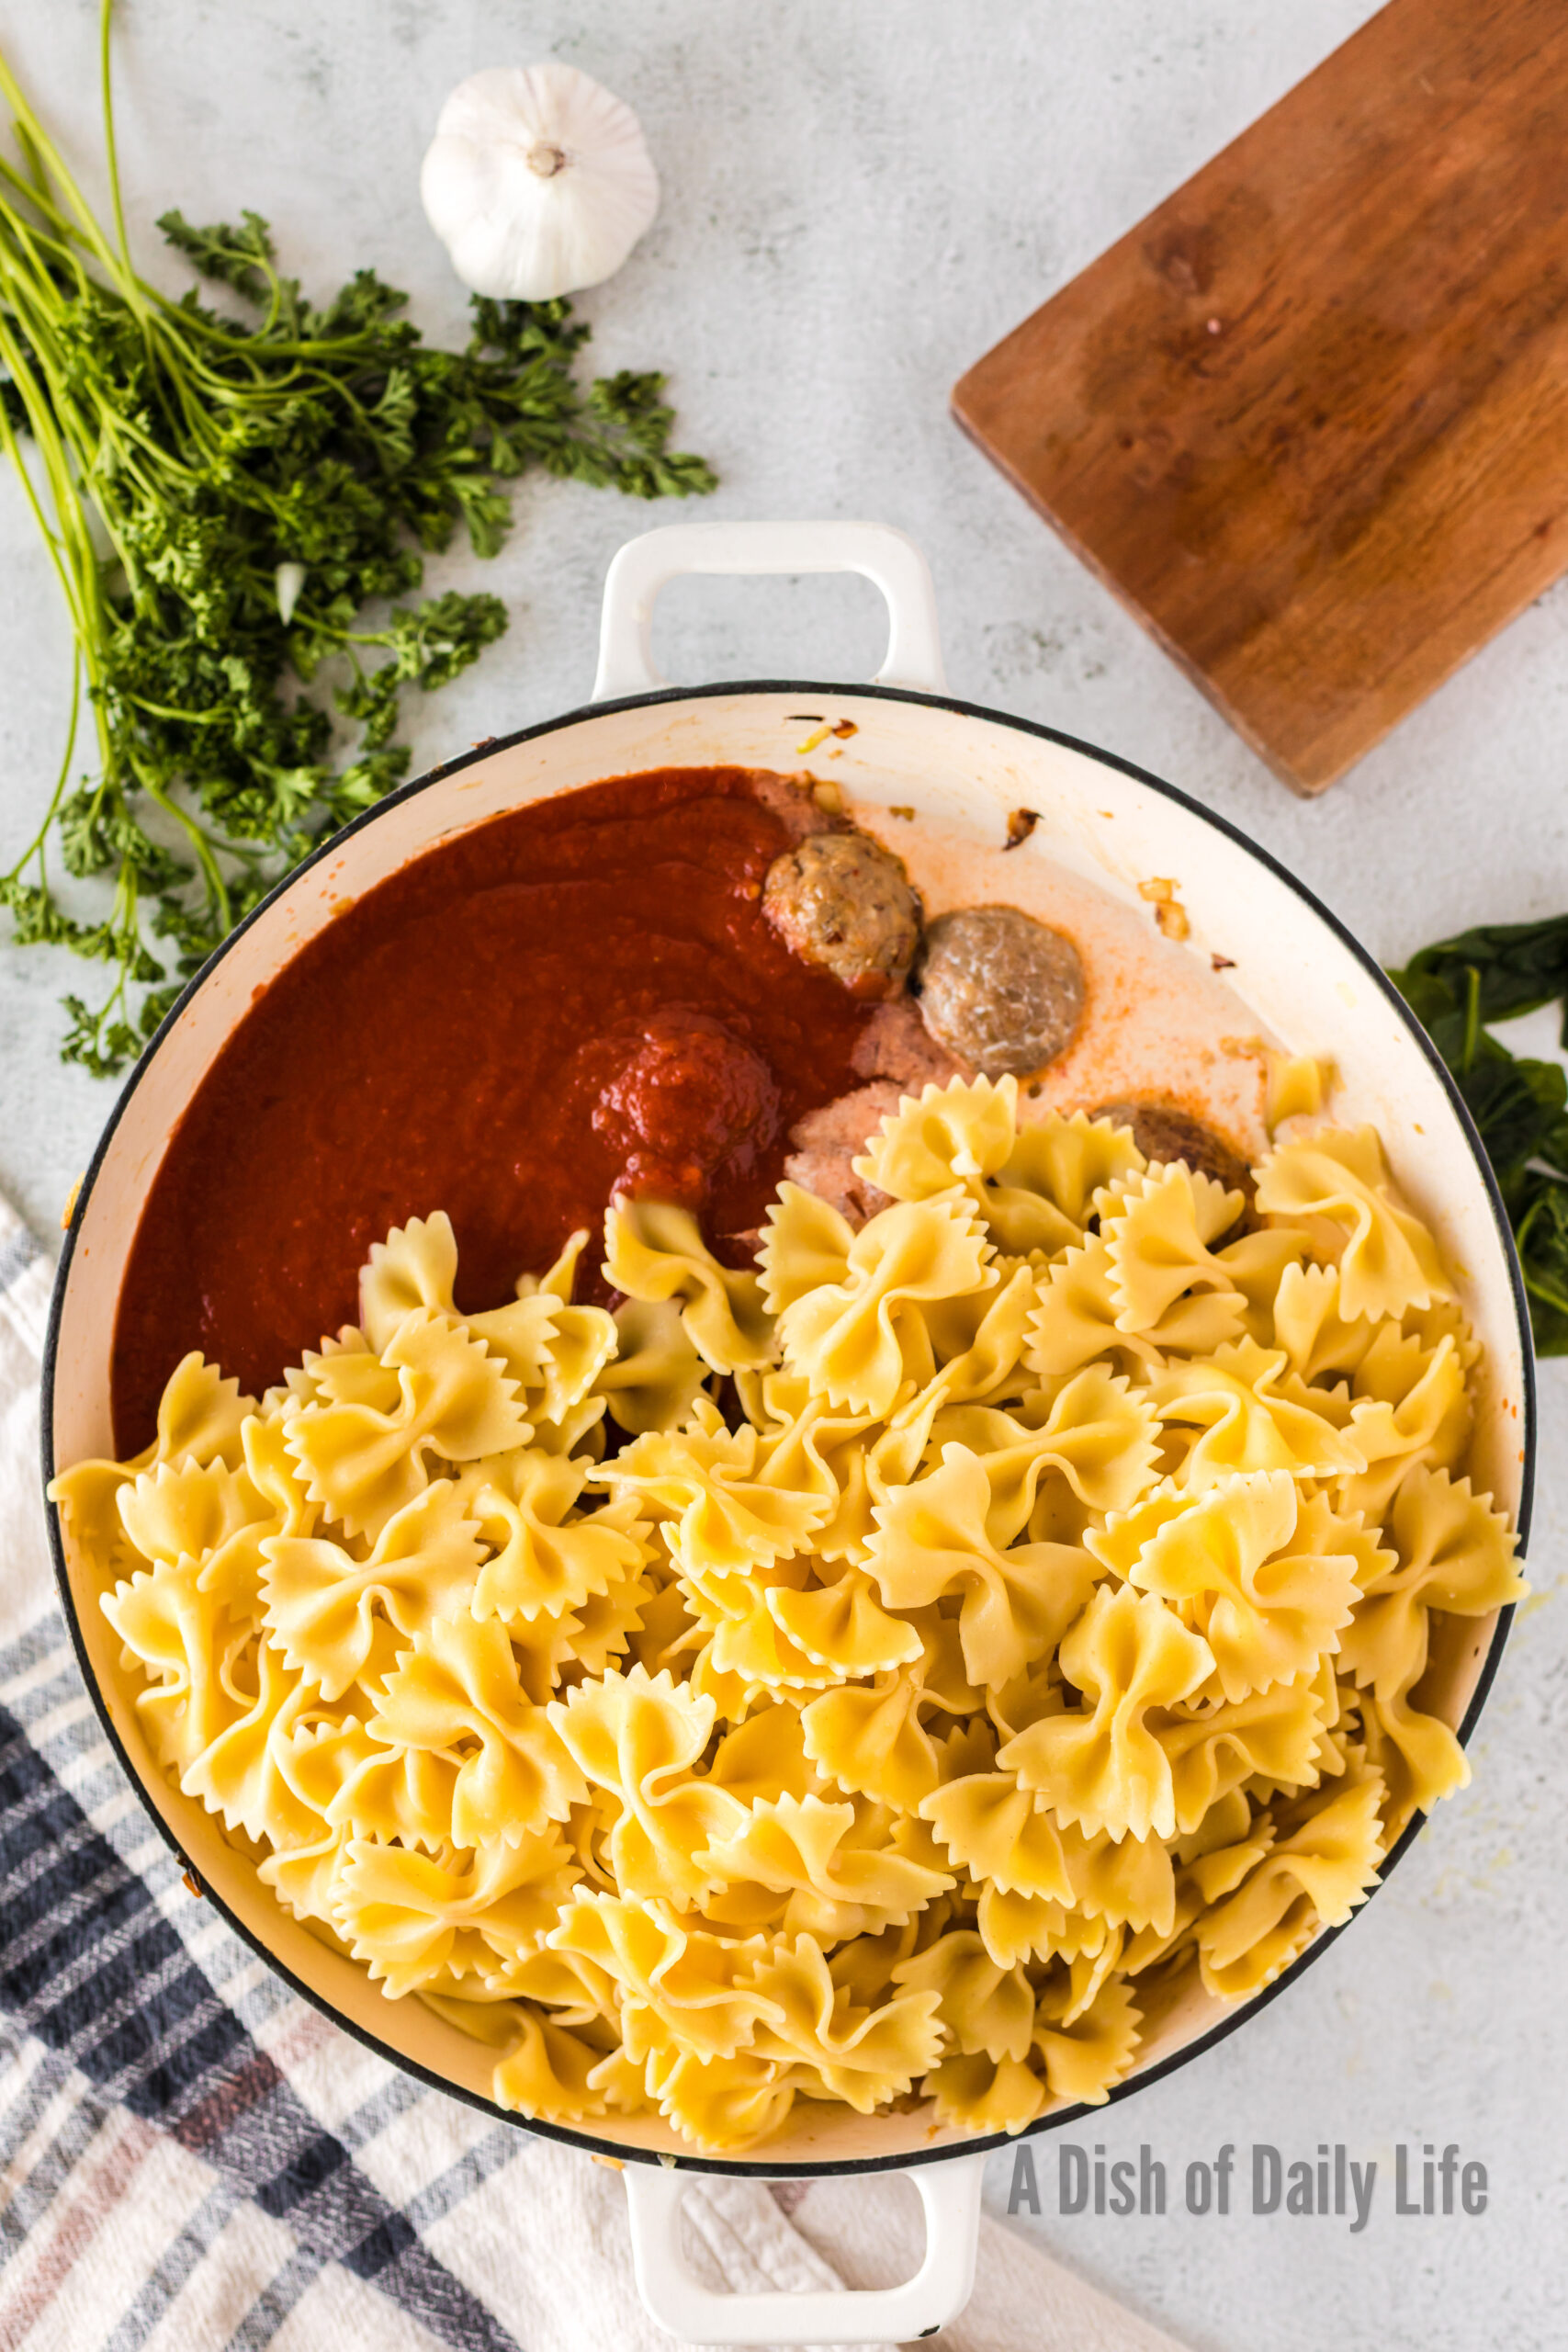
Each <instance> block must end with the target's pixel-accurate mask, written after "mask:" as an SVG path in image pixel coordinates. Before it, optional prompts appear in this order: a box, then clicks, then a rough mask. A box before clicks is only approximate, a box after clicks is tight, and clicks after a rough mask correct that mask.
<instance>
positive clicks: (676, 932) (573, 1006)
mask: <svg viewBox="0 0 1568 2352" xmlns="http://www.w3.org/2000/svg"><path fill="white" fill-rule="evenodd" d="M789 840H790V836H789V833H788V831H787V830H786V828H785V826H784V822H783V820H781V819H780V818H779V817H778V816H777V815H776V814H774V813H773V811H772V810H771V809H768V808H766V807H765V806H764V805H763V804H762V802H761V800H760V799H759V798H758V797H756V794H755V792H754V790H753V787H752V786H751V783H750V778H749V777H748V775H747V774H746V772H745V771H744V770H742V769H738V768H695V769H680V768H671V769H660V770H658V771H656V772H653V773H649V774H645V775H631V776H621V777H617V778H615V779H614V780H613V781H611V782H608V783H604V784H597V785H592V786H587V787H586V788H584V789H583V790H581V791H578V792H571V793H567V794H563V795H561V796H560V797H558V798H556V799H553V800H544V801H536V802H533V803H531V804H530V805H529V806H528V807H526V808H523V809H514V810H512V811H511V812H509V813H508V814H507V815H505V816H502V817H497V818H494V819H492V820H491V821H489V822H488V823H486V824H484V825H481V826H478V827H476V828H474V829H473V830H472V831H469V832H467V833H464V834H461V835H459V836H458V837H457V839H455V840H452V841H449V842H443V843H441V844H440V845H439V846H437V847H436V848H434V849H433V850H431V851H429V852H427V853H426V854H424V855H423V856H422V857H420V858H417V859H416V860H414V861H413V862H412V864H411V865H407V866H405V867H403V868H402V870H401V871H400V872H399V873H397V874H395V875H392V876H389V879H388V880H386V881H385V882H382V883H380V884H378V886H377V887H376V888H374V889H372V890H369V891H367V893H366V894H365V896H364V897H363V898H361V899H357V900H356V901H355V903H354V905H352V906H351V907H349V908H347V909H345V910H344V911H343V912H342V913H341V914H339V915H337V916H336V917H334V919H333V921H332V922H330V923H329V924H328V925H327V926H326V928H325V929H324V930H323V931H321V932H320V933H318V934H317V935H316V936H315V938H313V939H311V940H310V941H309V942H308V943H307V944H306V945H305V946H304V947H303V948H302V949H301V950H300V952H299V955H298V956H296V957H295V958H294V960H293V961H292V962H291V963H290V964H289V965H288V966H287V967H286V968H285V969H284V970H283V971H282V972H280V973H279V975H278V976H277V978H276V979H275V980H274V981H273V982H272V983H271V985H270V986H269V987H268V988H267V989H265V991H264V992H263V993H262V994H261V995H260V996H259V997H258V998H257V1000H256V1002H255V1003H254V1005H253V1007H252V1008H251V1010H250V1012H248V1013H247V1014H246V1015H245V1017H244V1019H243V1021H242V1022H241V1023H240V1024H239V1026H238V1027H237V1028H236V1030H235V1031H234V1034H233V1035H232V1036H231V1038H230V1039H229V1040H228V1042H227V1043H226V1044H225V1046H223V1048H222V1050H221V1052H220V1054H219V1057H218V1058H217V1060H216V1062H215V1063H214V1064H213V1066H212V1068H211V1069H210V1070H209V1072H208V1074H207V1076H206V1078H205V1079H204V1080H202V1083H201V1085H200V1087H199V1088H198V1090H197V1093H196V1095H195V1097H194V1099H193V1101H192V1102H191V1104H190V1107H189V1108H188V1110H186V1113H185V1114H184V1116H183V1117H182V1118H181V1120H180V1122H179V1125H178V1126H177V1127H176V1128H175V1133H174V1135H173V1136H172V1137H171V1139H170V1143H169V1147H168V1149H167V1151H166V1153H165V1154H164V1160H163V1163H162V1165H161V1166H160V1168H159V1170H158V1172H157V1174H156V1176H155V1177H154V1179H153V1181H152V1188H151V1191H150V1193H149V1194H148V1198H147V1202H146V1204H145V1206H144V1208H143V1211H142V1215H141V1223H140V1226H139V1227H138V1230H137V1235H136V1239H135V1242H134V1244H133V1247H132V1250H131V1255H130V1265H129V1267H128V1270H127V1272H126V1278H125V1284H124V1288H123V1290H122V1292H121V1295H120V1300H119V1308H118V1319H117V1323H116V1329H115V1346H114V1374H113V1401H114V1424H115V1442H116V1444H117V1446H118V1450H119V1452H120V1453H121V1454H122V1455H124V1454H128V1453H133V1452H136V1451H138V1450H139V1449H140V1448H141V1446H142V1445H144V1444H146V1443H147V1442H148V1441H149V1440H150V1439H151V1438H152V1434H153V1430H154V1427H155V1423H156V1417H157V1407H158V1398H159V1396H160V1394H161V1393H162V1390H163V1387H164V1382H165V1381H166V1380H167V1378H168V1376H169V1374H170V1373H171V1372H172V1371H173V1370H174V1368H175V1364H176V1363H178V1362H179V1359H180V1358H181V1356H182V1355H184V1354H186V1352H187V1351H189V1350H190V1349H192V1348H198V1349H199V1350H200V1351H201V1352H202V1353H203V1354H204V1355H205V1356H207V1357H208V1358H209V1361H211V1362H213V1363H219V1364H220V1365H221V1367H222V1369H223V1370H224V1372H225V1373H231V1374H238V1376H239V1379H240V1383H241V1385H242V1387H243V1389H245V1390H246V1391H248V1392H249V1393H251V1394H252V1395H257V1394H259V1393H260V1391H261V1390H262V1389H263V1388H265V1387H266V1386H268V1385H270V1384H271V1383H273V1382H274V1381H276V1380H277V1379H278V1378H279V1376H280V1375H281V1374H282V1372H283V1370H284V1367H285V1366H286V1365H288V1364H291V1363H298V1362H299V1356H300V1353H301V1351H303V1350H304V1349H307V1348H313V1347H315V1346H317V1345H318V1344H319V1342H320V1340H321V1337H322V1335H323V1333H326V1332H330V1331H333V1330H335V1329H337V1328H338V1327H339V1326H340V1325H342V1324H344V1323H349V1322H354V1321H355V1320H356V1319H357V1314H358V1306H357V1281H356V1277H357V1273H358V1270H359V1267H360V1265H361V1263H362V1262H363V1261H364V1259H365V1257H366V1254H367V1251H368V1250H369V1247H370V1244H371V1243H372V1242H373V1241H378V1240H380V1239H382V1238H384V1237H385V1235H386V1233H387V1232H388V1230H389V1227H392V1226H394V1225H401V1224H403V1223H405V1222H406V1221H407V1219H408V1218H409V1217H411V1216H429V1215H430V1214H431V1213H432V1211H433V1210H435V1209H442V1208H444V1209H446V1211H447V1213H448V1215H449V1216H451V1219H452V1223H453V1226H454V1227H455V1228H456V1231H457V1247H458V1253H459V1272H458V1280H457V1305H458V1306H460V1307H461V1308H463V1309H464V1310H465V1311H467V1312H468V1313H470V1314H472V1313H478V1312H479V1311H480V1310H481V1309H483V1308H485V1307H487V1306H498V1305H500V1304H501V1303H502V1301H503V1300H505V1299H508V1298H510V1297H511V1296H512V1295H513V1286H514V1284H515V1283H516V1280H517V1277H518V1275H519V1274H521V1273H524V1272H542V1271H543V1270H544V1268H545V1267H546V1266H547V1265H548V1263H549V1262H550V1261H551V1260H552V1259H553V1258H554V1257H555V1255H556V1254H557V1252H558V1250H559V1249H560V1247H561V1245H562V1244H563V1242H564V1241H565V1240H566V1239H567V1238H568V1236H569V1235H570V1233H572V1232H573V1231H574V1230H575V1229H576V1228H577V1227H580V1226H587V1227H589V1228H590V1229H591V1232H592V1234H593V1237H594V1238H593V1240H592V1242H591V1244H590V1247H589V1250H587V1251H586V1252H585V1253H584V1261H583V1271H584V1272H585V1274H586V1277H587V1279H586V1282H585V1283H581V1287H582V1288H583V1289H584V1290H585V1291H586V1294H587V1295H598V1296H601V1297H603V1296H604V1295H607V1294H606V1293H605V1292H604V1288H603V1284H602V1282H601V1280H600V1277H599V1274H598V1267H599V1261H600V1255H601V1252H600V1250H599V1247H598V1238H599V1234H600V1231H601V1229H602V1222H603V1218H604V1208H605V1204H606V1203H607V1201H608V1200H609V1198H610V1196H611V1194H612V1193H613V1192H615V1190H616V1189H621V1190H628V1191H632V1192H645V1193H656V1194H658V1195H659V1196H660V1198H664V1199H671V1198H674V1199H678V1200H680V1201H682V1202H683V1203H684V1204H686V1205H687V1206H690V1207H692V1208H695V1209H697V1210H699V1211H700V1213H701V1215H702V1218H703V1223H704V1227H705V1231H706V1232H707V1233H708V1234H709V1235H710V1236H712V1237H715V1238H721V1237H723V1236H725V1235H728V1234H734V1233H740V1232H743V1231H745V1230H746V1229H747V1228H749V1227H754V1226H756V1225H757V1224H758V1223H759V1222H760V1220H761V1216H762V1214H763V1212H764V1209H765V1207H766V1204H767V1202H768V1200H769V1198H770V1196H771V1194H772V1193H773V1187H774V1185H775V1183H776V1182H777V1179H778V1176H779V1171H780V1168H781V1166H782V1163H783V1159H784V1153H785V1151H786V1150H787V1148H788V1141H787V1139H788V1135H789V1130H790V1127H791V1126H792V1125H794V1123H795V1120H797V1119H798V1118H800V1117H801V1115H802V1114H804V1113H805V1112H807V1111H808V1110H813V1109H815V1108H816V1107H817V1106H818V1104H820V1103H827V1102H829V1101H831V1100H832V1099H833V1097H834V1096H836V1095H839V1094H841V1093H843V1092H845V1091H847V1090H848V1089H850V1088H851V1087H852V1086H854V1085H856V1084H857V1083H859V1080H858V1079H857V1077H856V1074H855V1071H854V1069H853V1066H852V1053H853V1049H854V1046H855V1043H856V1040H857V1039H858V1037H859V1035H860V1034H861V1031H862V1029H863V1026H864V1024H865V1023H866V1021H867V1019H868V1017H869V1014H870V1012H871V1010H872V1008H871V1007H870V1006H868V1005H866V1004H864V1003H862V1002H860V1001H857V1000H856V999H855V998H854V997H852V996H851V995H850V994H849V993H848V991H847V990H846V989H843V988H841V987H840V984H839V983H838V982H837V981H836V980H834V979H832V978H830V977H829V975H827V974H826V973H824V972H821V971H818V970H815V969H813V968H812V967H810V966H809V965H807V964H804V963H802V962H801V961H800V960H799V959H798V958H797V957H796V956H793V955H791V954H790V952H789V951H788V949H787V948H785V946H784V944H783V942H782V941H781V940H780V939H779V937H778V935H777V934H776V933H775V932H774V931H773V928H772V926H771V925H770V924H769V922H767V920H766V918H765V917H764V916H763V914H762V911H761V883H762V878H763V876H764V875H765V874H766V872H767V869H768V867H769V865H771V864H772V862H773V859H774V858H775V857H776V856H777V855H778V854H779V853H780V851H781V850H783V849H784V848H786V847H787V846H788V845H789Z"/></svg>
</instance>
